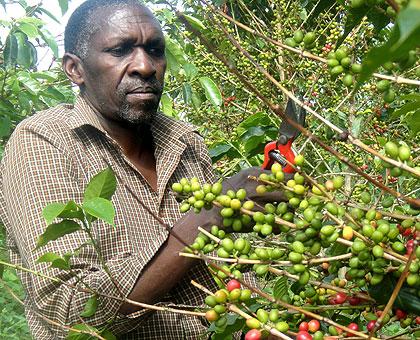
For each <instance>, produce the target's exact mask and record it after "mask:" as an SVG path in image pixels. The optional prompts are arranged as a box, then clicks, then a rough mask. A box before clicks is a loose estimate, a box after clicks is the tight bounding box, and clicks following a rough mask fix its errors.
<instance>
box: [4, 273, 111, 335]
mask: <svg viewBox="0 0 420 340" xmlns="http://www.w3.org/2000/svg"><path fill="white" fill-rule="evenodd" d="M0 283H1V284H2V285H3V287H4V288H6V290H7V292H8V293H9V294H10V295H11V296H12V297H13V298H14V299H15V300H16V301H17V302H19V303H20V304H21V305H22V306H24V307H26V306H27V305H26V304H25V303H24V302H23V301H22V300H21V299H20V298H19V297H18V296H17V295H16V294H15V292H14V291H13V290H12V288H10V287H9V286H8V285H7V284H6V282H5V281H4V280H3V279H1V278H0ZM32 312H33V313H35V314H36V315H37V316H38V317H40V318H41V319H42V320H44V321H46V322H47V323H49V324H51V325H54V326H57V327H60V328H63V329H66V330H68V331H72V332H74V333H79V334H87V335H91V336H94V337H95V338H98V339H101V340H106V339H105V338H103V337H102V336H101V335H99V334H98V333H96V332H93V331H83V330H80V329H76V328H72V327H70V326H66V325H62V324H60V323H58V322H56V321H54V320H51V319H49V318H47V317H45V316H44V315H42V314H41V313H39V312H37V311H36V310H34V309H32Z"/></svg>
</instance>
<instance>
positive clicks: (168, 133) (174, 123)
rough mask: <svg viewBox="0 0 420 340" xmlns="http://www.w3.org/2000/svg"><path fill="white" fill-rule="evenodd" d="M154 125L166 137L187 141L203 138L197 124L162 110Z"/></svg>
mask: <svg viewBox="0 0 420 340" xmlns="http://www.w3.org/2000/svg"><path fill="white" fill-rule="evenodd" d="M153 125H154V130H155V132H156V131H157V132H159V134H160V135H161V136H162V137H164V138H165V139H166V138H169V139H179V140H182V141H184V142H187V143H189V142H191V141H195V140H197V139H199V140H202V137H201V136H200V133H199V131H198V127H197V126H195V125H193V124H191V123H188V122H185V121H181V120H178V119H175V118H173V117H169V116H167V115H165V114H163V113H160V112H159V113H158V114H157V116H156V120H155V122H154V124H153Z"/></svg>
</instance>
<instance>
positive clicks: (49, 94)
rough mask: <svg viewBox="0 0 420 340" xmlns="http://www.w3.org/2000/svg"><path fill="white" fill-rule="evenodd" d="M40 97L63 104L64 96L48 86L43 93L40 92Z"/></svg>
mask: <svg viewBox="0 0 420 340" xmlns="http://www.w3.org/2000/svg"><path fill="white" fill-rule="evenodd" d="M41 95H42V96H45V97H48V98H51V99H54V100H56V101H58V102H65V101H66V96H65V95H64V94H62V93H61V92H60V91H58V90H57V89H56V88H54V87H51V86H48V88H47V89H46V90H45V91H42V93H41Z"/></svg>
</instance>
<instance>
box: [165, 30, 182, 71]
mask: <svg viewBox="0 0 420 340" xmlns="http://www.w3.org/2000/svg"><path fill="white" fill-rule="evenodd" d="M165 54H166V60H167V63H168V69H169V70H170V71H171V72H172V73H173V74H174V75H177V74H178V73H179V70H180V67H181V65H184V64H185V63H186V60H185V55H184V52H183V51H182V49H181V47H180V46H179V44H177V43H176V42H175V41H174V40H172V39H170V38H168V37H167V38H166V39H165Z"/></svg>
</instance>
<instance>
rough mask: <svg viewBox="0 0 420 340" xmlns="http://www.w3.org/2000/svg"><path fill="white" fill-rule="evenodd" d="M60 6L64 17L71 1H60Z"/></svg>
mask: <svg viewBox="0 0 420 340" xmlns="http://www.w3.org/2000/svg"><path fill="white" fill-rule="evenodd" d="M58 4H59V5H60V9H61V14H62V15H64V14H65V13H66V12H67V10H68V9H69V1H68V0H58Z"/></svg>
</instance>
